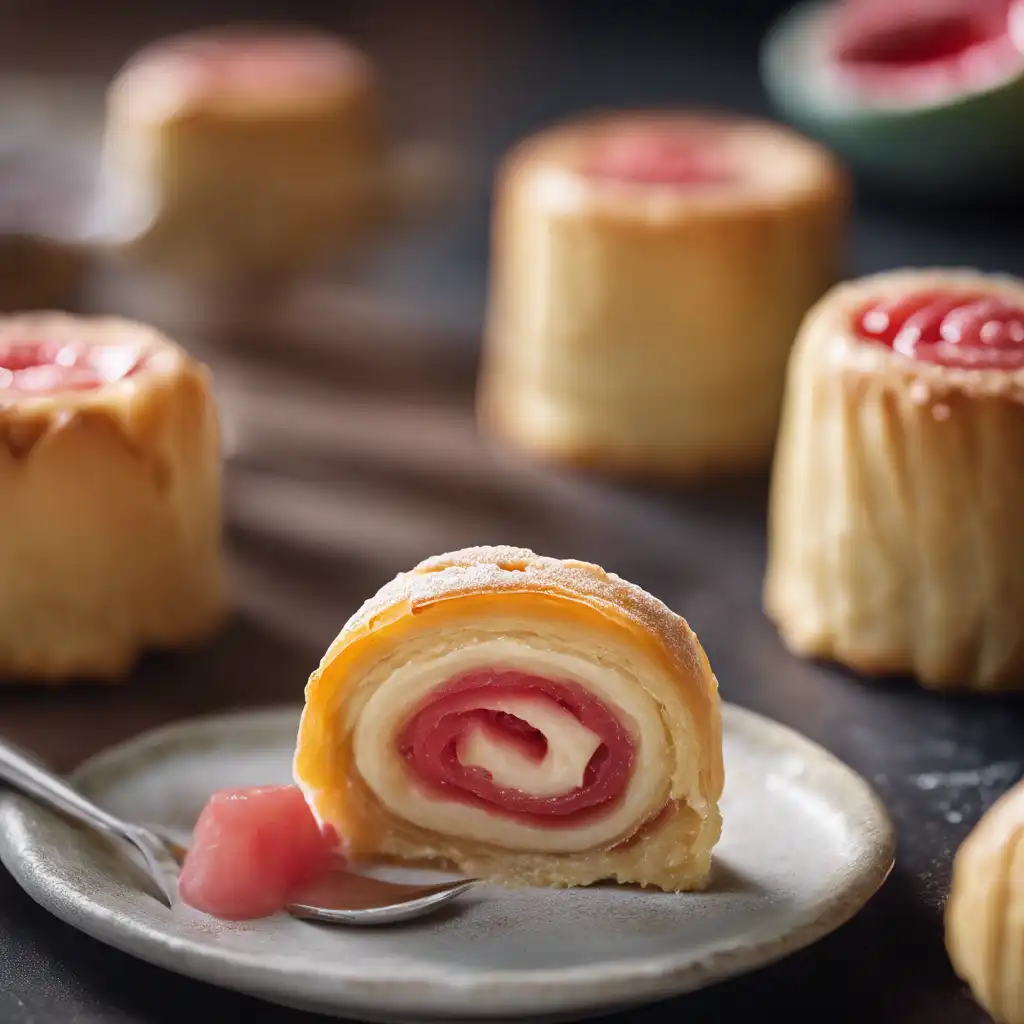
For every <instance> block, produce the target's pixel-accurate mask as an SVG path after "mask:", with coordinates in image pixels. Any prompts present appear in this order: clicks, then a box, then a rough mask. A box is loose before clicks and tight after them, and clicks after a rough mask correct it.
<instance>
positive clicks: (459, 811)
mask: <svg viewBox="0 0 1024 1024" xmlns="http://www.w3.org/2000/svg"><path fill="white" fill-rule="evenodd" d="M484 668H494V669H511V670H516V671H520V672H524V673H529V674H533V675H538V676H542V677H544V678H548V679H555V680H558V679H566V680H571V681H573V682H576V683H578V684H580V685H582V686H584V687H586V688H587V689H589V690H590V691H591V692H592V693H593V694H594V695H595V696H596V697H598V698H599V699H600V700H601V701H602V702H603V703H605V704H606V705H607V706H608V707H609V708H610V709H611V710H612V711H613V712H614V713H615V714H616V716H617V717H618V718H619V720H620V721H621V723H622V725H623V727H624V728H626V729H627V730H628V731H629V733H630V735H631V737H632V739H633V743H634V747H635V762H634V770H633V775H632V778H631V779H630V781H629V784H628V786H627V788H626V791H625V793H624V794H623V797H622V799H621V800H620V802H619V803H618V804H617V806H616V807H615V808H614V809H613V810H611V811H609V813H608V814H606V815H604V816H601V817H599V818H595V819H594V820H591V821H587V822H586V823H585V824H582V825H579V826H575V827H558V826H549V827H544V826H537V825H533V824H530V823H528V822H524V821H521V820H518V819H516V818H512V817H508V816H505V815H503V814H501V813H500V811H491V810H488V809H485V808H482V807H479V806H474V805H471V804H467V803H465V802H463V801H459V800H449V799H446V798H444V797H441V796H438V795H437V794H435V793H431V792H429V791H428V790H427V789H426V787H425V786H423V785H422V783H421V782H420V781H419V780H418V779H417V777H416V776H415V774H414V773H413V772H412V770H411V769H410V767H409V765H408V763H407V762H406V761H405V759H404V758H403V757H402V756H401V755H400V754H399V753H398V743H397V741H398V737H399V735H400V733H401V731H402V729H403V727H404V726H405V724H406V723H407V722H408V720H409V718H410V716H411V715H412V714H413V712H414V711H415V710H416V709H417V707H418V706H419V705H420V704H421V703H422V702H423V701H424V700H425V699H426V698H427V697H428V696H429V695H430V694H431V693H432V692H433V691H434V690H436V689H437V688H439V687H441V686H443V685H444V684H445V683H447V682H448V681H450V680H451V679H453V678H456V677H458V676H460V675H463V674H465V673H466V672H469V671H472V670H474V669H484ZM498 703H499V699H498V696H497V695H495V697H494V698H488V700H487V704H486V706H492V705H497V704H498ZM537 703H539V702H537ZM526 704H527V699H526V698H523V697H520V698H518V699H517V700H515V701H512V700H511V699H510V701H509V704H508V706H507V708H506V707H501V708H499V707H496V706H495V707H494V709H495V710H509V711H510V713H512V714H515V715H516V716H517V717H520V718H524V720H526V721H528V722H529V723H530V724H531V725H533V726H534V727H535V728H538V729H539V730H540V731H541V732H543V733H544V735H545V736H546V738H547V740H548V749H549V753H550V751H551V750H552V749H555V748H557V752H556V754H555V755H554V757H553V759H552V760H551V763H550V765H549V767H548V768H546V769H544V770H543V771H542V772H541V773H540V774H534V775H527V776H524V775H523V774H522V772H521V769H522V767H523V758H522V757H521V755H516V754H512V752H511V751H509V750H507V749H505V750H504V752H503V753H499V748H500V744H499V745H495V744H494V743H489V744H486V749H485V747H483V746H477V747H476V748H475V753H473V752H471V753H470V754H469V756H476V757H477V758H478V760H483V761H485V763H484V764H483V765H481V767H486V768H487V769H488V770H489V771H492V773H493V772H494V771H495V769H497V771H498V772H499V773H501V775H500V777H499V775H497V774H495V781H496V782H498V783H499V784H500V785H515V786H516V787H517V788H525V786H529V785H531V784H532V785H536V786H548V787H553V786H554V785H555V784H556V780H557V782H558V783H563V782H568V781H573V784H574V785H575V784H578V780H579V779H581V778H582V770H581V769H580V767H579V766H580V763H581V761H582V758H583V757H584V753H585V751H586V749H587V745H588V744H589V743H592V742H594V741H595V740H596V737H593V734H592V733H591V732H590V730H588V729H586V728H585V727H584V726H582V725H581V724H580V723H579V722H578V721H576V719H575V717H574V716H572V715H569V714H568V713H566V717H569V718H572V719H573V722H574V724H575V725H576V727H577V730H573V729H572V728H571V727H570V726H569V725H568V723H566V722H565V721H563V720H561V719H560V718H558V717H550V718H545V717H544V716H543V715H538V713H537V712H538V710H539V709H538V708H536V707H527V706H526ZM480 706H485V705H484V704H481V705H480ZM549 708H550V706H549ZM553 714H554V713H553ZM548 730H550V732H549V731H548ZM581 733H585V734H587V736H589V737H593V739H587V738H586V737H584V736H583V735H581ZM563 743H564V746H563ZM467 746H468V744H467ZM595 749H596V746H594V747H592V748H591V750H590V754H593V751H594V750H595ZM353 753H354V759H355V766H356V769H357V771H358V772H359V774H360V775H361V776H362V778H363V780H364V781H365V783H366V785H367V786H368V787H369V788H370V789H371V790H372V791H373V793H374V794H375V796H376V797H377V799H378V800H379V801H380V802H381V804H382V805H383V807H384V808H386V809H387V810H388V811H389V812H390V813H391V814H393V815H395V816H396V817H399V818H401V819H404V820H406V821H408V822H410V823H411V824H413V825H416V826H418V827H420V828H422V829H424V830H428V831H433V832H439V833H442V834H444V835H448V836H453V837H458V838H462V839H467V840H474V841H477V842H484V843H490V844H493V845H495V846H499V847H502V848H504V849H510V850H518V851H528V852H536V853H574V852H579V851H583V850H590V849H594V848H597V847H603V846H609V845H612V844H613V843H615V842H617V841H619V840H621V839H623V838H625V837H627V836H629V835H631V834H632V833H633V832H634V831H635V830H636V829H637V828H638V827H639V826H640V825H641V824H642V823H643V822H644V821H645V820H647V818H648V817H650V816H651V815H653V814H654V813H656V812H657V811H658V810H660V808H661V806H662V805H663V804H664V801H665V799H666V797H667V794H668V790H669V786H670V782H671V777H672V773H673V770H674V766H675V760H674V757H673V751H672V749H671V744H670V741H669V738H668V734H667V731H666V728H665V724H664V722H663V720H662V716H661V710H660V705H659V703H658V702H657V700H656V699H655V698H654V697H653V696H652V694H651V693H650V692H649V691H648V690H647V689H646V688H645V687H644V686H643V685H642V683H641V681H640V680H639V679H638V678H637V677H635V676H632V675H629V674H628V673H626V672H624V671H623V670H622V669H620V668H619V667H618V666H612V665H608V664H598V663H595V661H593V660H592V659H590V658H587V657H584V656H582V655H578V654H575V653H568V652H563V651H554V650H550V651H549V650H544V649H541V648H539V647H538V646H536V645H533V644H527V643H524V642H522V641H519V640H516V639H513V638H509V637H501V638H493V639H485V640H481V641H480V642H476V643H473V642H468V643H466V644H464V645H463V646H460V647H458V648H456V649H455V650H451V651H449V652H447V653H445V654H442V655H440V656H436V657H435V656H429V655H428V656H427V657H425V658H424V659H423V660H421V661H417V660H411V661H408V662H406V663H404V664H400V665H396V666H394V668H393V670H392V671H391V672H389V674H388V675H387V677H386V678H385V679H384V680H383V682H382V683H381V684H380V686H379V687H378V688H377V689H376V690H375V692H374V693H373V694H372V696H371V697H370V698H369V699H368V700H367V702H366V704H365V706H364V707H363V708H362V713H361V714H360V715H359V716H358V719H357V721H356V722H355V724H354V729H353ZM460 753H461V752H460ZM505 755H509V756H511V757H513V758H515V760H516V761H517V762H518V763H515V764H513V763H512V762H511V761H508V760H502V758H503V757H504V756H505ZM589 759H590V755H587V758H586V760H587V761H589ZM463 763H471V762H465V761H464V762H463ZM582 768H583V769H585V768H586V762H583V763H582ZM577 773H578V774H577ZM524 783H525V786H524ZM527 791H528V792H529V791H530V790H527ZM565 791H566V789H565V788H563V789H561V790H558V791H557V792H565ZM534 792H539V791H538V790H534Z"/></svg>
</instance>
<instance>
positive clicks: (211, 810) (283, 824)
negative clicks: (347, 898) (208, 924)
mask: <svg viewBox="0 0 1024 1024" xmlns="http://www.w3.org/2000/svg"><path fill="white" fill-rule="evenodd" d="M336 844H337V835H336V833H335V832H334V830H333V829H330V828H328V829H321V828H320V826H319V825H318V824H317V821H316V819H315V818H314V816H313V813H312V811H311V810H310V809H309V806H308V805H307V804H306V801H305V798H304V797H303V795H302V793H301V792H300V791H299V790H298V789H297V788H296V787H295V786H256V787H252V788H249V789H224V790H220V791H218V792H216V793H214V794H213V796H212V797H211V798H210V800H209V802H208V803H207V804H206V806H205V807H204V808H203V811H202V813H201V814H200V816H199V820H198V821H197V822H196V826H195V829H194V830H193V834H192V844H191V846H190V848H189V851H188V855H187V857H186V858H185V863H184V865H183V867H182V871H181V878H180V880H179V883H178V890H179V893H180V894H181V898H182V900H184V902H185V903H187V904H188V905H189V906H191V907H194V908H195V909H196V910H200V911H202V912H203V913H206V914H210V915H211V916H213V917H217V918H221V919H223V920H229V921H242V920H250V919H254V918H260V917H269V916H270V915H272V914H276V913H278V912H279V911H281V910H283V909H284V908H285V906H287V904H288V902H289V900H290V898H291V897H292V896H293V895H294V894H295V893H297V892H298V891H300V890H302V889H305V888H306V887H307V886H309V885H312V884H315V883H316V882H317V881H319V880H320V879H322V878H323V877H324V876H325V875H326V874H327V872H328V871H329V869H330V867H331V865H332V864H333V863H335V861H336V859H337V854H336V853H335V849H334V848H335V846H336Z"/></svg>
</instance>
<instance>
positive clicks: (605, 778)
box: [295, 548, 723, 889]
mask: <svg viewBox="0 0 1024 1024" xmlns="http://www.w3.org/2000/svg"><path fill="white" fill-rule="evenodd" d="M721 757H722V755H721V723H720V717H719V702H718V694H717V685H716V683H715V680H714V676H713V675H712V674H711V671H710V668H709V667H708V665H707V661H706V658H705V657H704V655H703V652H702V651H701V649H700V646H699V644H698V642H697V640H696V638H695V637H694V636H693V634H692V632H690V630H689V629H688V627H687V626H686V624H685V622H684V621H683V620H682V619H680V618H678V617H677V616H675V615H673V614H672V613H671V612H670V611H669V610H668V609H667V608H665V607H664V605H662V604H660V602H657V601H656V600H655V599H654V598H652V597H650V595H648V594H645V593H644V592H643V591H641V590H639V588H636V587H633V586H631V585H630V584H627V583H625V582H624V581H622V580H620V579H619V578H618V577H615V576H611V575H608V574H605V573H604V572H603V571H602V570H601V569H599V568H598V567H596V566H592V565H588V564H586V563H581V562H562V561H558V560H556V559H549V558H539V557H538V556H536V555H534V554H533V553H532V552H528V551H524V550H521V549H513V548H480V549H470V550H468V551H463V552H455V553H454V554H450V555H444V556H440V557H439V558H437V559H431V560H429V561H427V562H424V563H422V564H421V565H420V566H417V567H416V568H415V569H414V570H412V572H409V573H405V574H403V575H401V576H399V577H398V578H396V580H394V581H393V582H392V583H390V584H388V586H386V587H385V588H383V590H382V591H381V592H380V593H379V594H378V595H377V596H376V597H375V598H374V599H372V600H371V601H369V602H367V604H366V605H364V607H363V608H362V609H361V610H360V611H359V612H358V613H357V614H356V615H355V616H354V617H353V619H352V620H350V622H349V623H348V624H347V625H346V627H345V628H344V629H343V630H342V632H341V634H340V635H339V637H338V638H337V640H336V641H335V642H334V644H333V645H332V647H331V648H330V650H329V651H328V652H327V654H326V655H325V657H324V659H323V661H322V662H321V665H320V668H319V669H318V670H317V671H316V672H314V673H313V676H312V677H311V679H310V683H309V686H308V688H307V694H306V708H305V712H304V715H303V721H302V727H301V729H300V733H299V743H298V749H297V753H296V760H295V774H296V779H297V781H298V782H299V784H300V785H301V786H302V787H303V789H304V791H305V792H306V794H307V797H308V798H309V799H310V803H311V805H312V806H313V808H314V810H315V811H316V813H317V814H318V815H319V816H320V817H321V819H322V820H323V821H324V822H325V823H328V824H331V825H332V826H334V828H335V829H336V830H337V832H338V834H339V835H340V836H342V837H343V840H344V841H345V842H346V843H347V845H348V848H349V852H350V853H351V854H352V855H353V856H354V857H356V858H357V859H364V858H370V859H372V858H378V857H384V858H388V859H391V858H397V859H399V860H406V861H412V862H424V861H440V862H443V863H446V864H450V865H453V866H456V867H457V868H459V869H460V870H463V871H468V872H471V873H473V874H475V875H484V876H487V877H490V878H492V879H495V880H498V881H503V882H507V883H512V884H517V883H518V884H548V885H580V884H588V883H591V882H595V881H598V880H601V879H618V880H619V881H629V882H639V883H641V884H650V885H656V886H660V887H662V888H665V889H687V888H697V887H700V886H701V885H703V884H704V882H705V881H706V878H707V873H708V870H709V868H710V859H711V850H712V848H713V847H714V845H715V843H716V842H717V840H718V836H719V833H720V828H721V822H720V817H719V813H718V799H719V797H720V795H721V789H722V778H723V774H722V759H721ZM641 836H642V837H643V839H644V842H643V843H642V844H640V843H638V842H637V840H638V838H640V837H641Z"/></svg>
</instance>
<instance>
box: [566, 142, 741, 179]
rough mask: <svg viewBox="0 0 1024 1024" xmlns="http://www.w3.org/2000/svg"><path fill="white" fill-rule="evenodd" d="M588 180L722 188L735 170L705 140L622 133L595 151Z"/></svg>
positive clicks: (587, 165) (591, 159) (589, 164)
mask: <svg viewBox="0 0 1024 1024" xmlns="http://www.w3.org/2000/svg"><path fill="white" fill-rule="evenodd" d="M585 173H586V175H587V176H588V177H590V178H594V179H597V180H604V181H619V182H624V183H633V184H648V185H679V186H699V185H721V184H725V183H726V182H729V181H731V180H732V179H733V178H734V177H735V174H734V169H733V168H731V167H730V166H729V164H728V162H727V161H726V159H725V157H724V154H723V153H722V152H721V151H720V149H718V148H717V147H715V146H714V145H712V144H710V142H709V140H708V139H706V138H700V139H698V138H693V137H689V136H688V135H686V134H683V133H675V132H668V131H658V130H656V129H652V128H647V129H623V130H622V131H621V132H619V133H617V134H614V135H609V136H607V137H606V138H604V139H602V140H601V142H600V144H599V145H597V146H595V147H594V150H593V152H592V153H591V154H590V157H589V159H588V161H587V163H586V167H585Z"/></svg>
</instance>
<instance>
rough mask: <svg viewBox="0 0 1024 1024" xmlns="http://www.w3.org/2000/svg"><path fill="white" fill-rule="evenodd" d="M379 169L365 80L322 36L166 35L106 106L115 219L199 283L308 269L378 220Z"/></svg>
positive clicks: (152, 254)
mask: <svg viewBox="0 0 1024 1024" xmlns="http://www.w3.org/2000/svg"><path fill="white" fill-rule="evenodd" d="M382 170H383V141H382V131H381V127H380V124H379V111H378V98H377V84H376V78H375V74H374V71H373V68H372V67H371V65H370V63H369V61H368V60H367V58H365V57H364V56H363V55H362V54H360V53H358V52H357V51H356V50H354V49H353V48H352V47H350V46H349V45H348V44H347V43H345V42H343V41H342V40H340V39H338V38H335V37H333V36H330V35H328V34H325V33H320V32H314V31H312V30H308V29H290V28H272V27H263V28H260V27H255V26H234V27H229V28H221V29H210V30H206V31H200V32H194V33H189V34H186V35H182V36H174V37H172V38H169V39H164V40H160V41H158V42H156V43H154V44H152V45H151V46H149V47H147V48H146V49H144V50H142V51H141V52H139V53H138V54H136V55H135V57H134V58H133V59H132V60H130V61H129V63H128V64H127V65H126V66H125V67H124V68H123V69H122V71H121V72H120V73H119V74H118V76H117V77H116V79H115V80H114V82H113V83H112V85H111V87H110V90H109V93H108V100H107V126H106V133H105V141H104V152H103V178H104V183H105V187H104V193H105V195H106V196H107V197H108V201H109V202H110V203H111V204H112V209H113V211H114V213H113V220H114V221H116V222H117V224H118V225H119V228H118V230H119V231H121V233H123V234H127V235H128V236H130V237H131V242H130V250H131V251H132V252H134V253H135V254H137V255H139V256H141V257H142V258H144V259H147V260H151V261H153V262H156V263H159V264H161V265H164V266H167V267H170V268H171V269H173V270H176V271H179V272H183V273H186V274H190V275H194V276H196V277H200V278H202V277H209V276H214V277H217V278H227V277H235V276H239V277H241V276H243V275H251V276H257V275H287V274H291V273H293V272H297V271H302V270H305V269H307V268H308V267H309V266H310V265H311V264H312V263H314V262H315V261H317V260H318V259H320V258H321V257H322V256H324V255H325V254H326V253H327V252H328V250H330V249H332V248H334V247H335V246H337V245H341V244H343V243H344V242H345V240H347V239H350V238H353V237H356V236H358V235H359V234H360V232H361V231H362V229H363V228H364V227H366V226H367V224H368V223H369V222H370V221H372V220H374V219H375V218H376V215H377V212H378V205H379V203H378V201H379V200H380V195H379V189H380V187H381V185H382Z"/></svg>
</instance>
